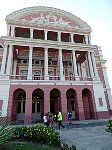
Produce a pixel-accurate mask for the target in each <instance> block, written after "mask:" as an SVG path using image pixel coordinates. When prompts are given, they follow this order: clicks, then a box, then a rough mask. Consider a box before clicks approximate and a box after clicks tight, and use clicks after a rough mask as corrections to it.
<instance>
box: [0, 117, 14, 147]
mask: <svg viewBox="0 0 112 150" xmlns="http://www.w3.org/2000/svg"><path fill="white" fill-rule="evenodd" d="M4 122H5V118H4V119H1V121H0V125H1V126H0V145H2V144H4V143H6V142H8V141H9V140H10V139H11V138H12V137H13V133H14V128H11V127H9V125H10V122H9V123H7V124H5V125H4Z"/></svg>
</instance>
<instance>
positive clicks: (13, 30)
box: [11, 26, 15, 37]
mask: <svg viewBox="0 0 112 150" xmlns="http://www.w3.org/2000/svg"><path fill="white" fill-rule="evenodd" d="M11 36H12V37H14V36H15V27H14V26H11Z"/></svg>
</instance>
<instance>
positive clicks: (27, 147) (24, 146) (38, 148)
mask: <svg viewBox="0 0 112 150" xmlns="http://www.w3.org/2000/svg"><path fill="white" fill-rule="evenodd" d="M59 149H60V148H55V147H50V146H46V145H40V144H39V145H38V144H33V143H10V144H9V143H8V144H5V145H4V146H2V147H0V150H59Z"/></svg>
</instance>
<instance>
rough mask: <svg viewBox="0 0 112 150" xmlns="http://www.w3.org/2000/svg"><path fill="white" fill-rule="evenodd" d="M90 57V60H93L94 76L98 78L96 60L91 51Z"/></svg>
mask: <svg viewBox="0 0 112 150" xmlns="http://www.w3.org/2000/svg"><path fill="white" fill-rule="evenodd" d="M91 58H92V62H93V68H94V74H95V77H96V78H99V75H98V70H97V67H96V62H95V57H94V53H93V52H91Z"/></svg>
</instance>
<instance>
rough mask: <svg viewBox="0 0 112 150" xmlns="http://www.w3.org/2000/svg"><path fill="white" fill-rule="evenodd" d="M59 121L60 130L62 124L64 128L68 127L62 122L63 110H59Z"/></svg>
mask: <svg viewBox="0 0 112 150" xmlns="http://www.w3.org/2000/svg"><path fill="white" fill-rule="evenodd" d="M58 123H59V130H60V126H62V127H63V128H65V129H66V127H65V126H64V125H63V124H62V113H61V111H59V112H58Z"/></svg>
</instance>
